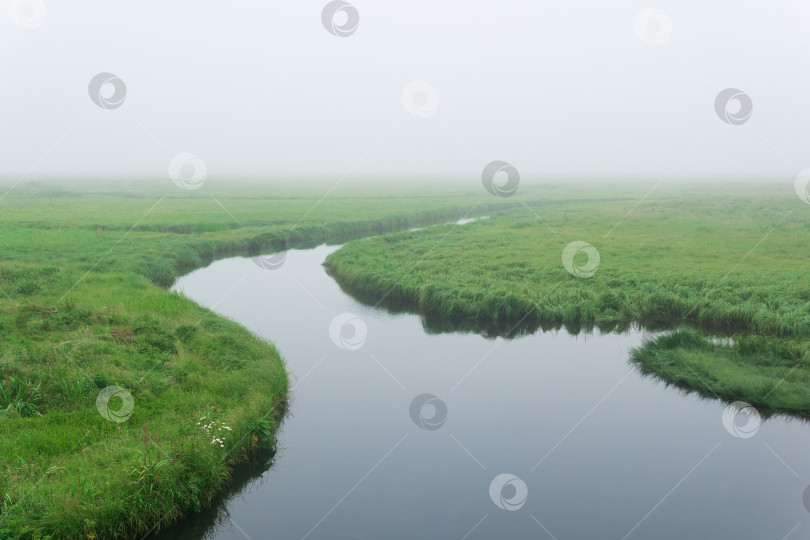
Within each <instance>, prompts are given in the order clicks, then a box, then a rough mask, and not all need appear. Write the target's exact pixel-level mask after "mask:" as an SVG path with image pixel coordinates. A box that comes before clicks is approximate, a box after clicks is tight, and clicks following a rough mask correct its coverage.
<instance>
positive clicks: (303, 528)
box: [161, 246, 810, 540]
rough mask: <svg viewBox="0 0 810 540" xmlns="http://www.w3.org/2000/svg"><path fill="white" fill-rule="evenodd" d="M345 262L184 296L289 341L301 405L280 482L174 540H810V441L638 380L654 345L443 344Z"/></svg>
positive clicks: (294, 253) (284, 265)
mask: <svg viewBox="0 0 810 540" xmlns="http://www.w3.org/2000/svg"><path fill="white" fill-rule="evenodd" d="M338 248H339V246H319V247H316V248H313V249H307V250H291V251H289V252H287V253H286V256H280V255H277V256H276V258H275V259H273V262H272V264H264V265H259V264H257V263H256V262H255V261H254V260H253V259H251V258H245V257H234V258H230V259H224V260H220V261H216V262H214V263H212V264H211V265H210V266H208V267H206V268H202V269H199V270H197V271H195V272H193V273H191V274H188V275H186V276H184V277H183V278H181V279H180V280H179V281H178V282H177V284H176V285H175V287H174V289H175V290H179V291H183V292H184V293H185V294H186V295H187V296H188V297H190V298H192V299H194V300H195V301H197V302H198V303H200V304H202V305H204V306H207V307H210V308H212V309H214V310H215V311H217V312H218V313H221V314H223V315H225V316H227V317H230V318H232V319H234V320H236V321H238V322H239V323H241V324H243V325H245V326H246V327H248V328H249V329H250V330H252V331H253V332H255V333H256V334H258V335H261V336H263V337H265V338H266V339H268V340H270V341H272V342H274V343H275V344H276V345H277V346H278V348H279V350H280V351H281V353H282V355H283V356H284V358H285V359H286V362H287V367H288V369H289V371H290V373H291V377H292V384H293V385H294V387H293V391H292V400H291V411H290V415H289V417H288V418H287V419H286V421H285V422H284V424H283V426H282V428H281V430H280V432H279V435H278V440H279V452H278V453H277V454H276V456H275V459H274V461H273V463H272V466H271V467H270V468H269V469H267V470H258V471H242V472H240V473H239V475H238V477H237V479H236V483H235V485H234V487H233V489H232V490H231V492H230V493H229V494H227V495H226V496H225V497H223V500H222V501H221V503H220V504H219V505H218V506H217V507H215V508H213V509H211V510H209V511H207V512H206V513H203V514H201V515H195V516H191V517H190V519H188V520H187V521H186V522H184V523H183V524H182V525H181V526H178V527H176V528H173V529H172V530H170V531H167V532H166V533H164V534H163V535H161V537H165V538H184V539H185V538H188V539H190V538H212V539H213V538H216V539H223V540H224V539H240V540H244V539H246V538H248V539H252V540H259V539H264V538H278V539H288V538H298V539H301V538H307V539H313V540H314V539H334V538H369V539H370V538H374V539H378V538H386V539H399V538H402V539H405V538H408V539H410V538H457V539H461V538H465V539H489V538H548V539H554V538H556V539H559V540H565V539H582V538H599V539H603V538H617V539H622V538H656V539H664V538H672V539H683V538H729V539H732V538H733V539H743V538H757V539H761V538H773V539H774V540H780V539H785V538H807V537H808V535H810V514H808V510H807V509H806V508H805V504H804V503H803V493H804V490H805V488H806V487H807V485H808V482H810V459H808V455H810V452H809V451H810V428H809V427H808V426H807V425H805V424H804V423H802V422H799V421H795V420H790V419H786V418H771V419H769V420H767V421H764V422H763V423H762V424H761V426H759V429H758V430H756V431H755V433H754V434H753V436H751V437H747V438H746V437H735V436H733V435H732V434H731V432H734V426H729V430H730V431H729V430H727V429H726V427H724V424H723V421H722V414H723V410H724V408H725V405H726V404H725V403H721V402H718V401H714V400H704V399H700V398H699V397H697V396H696V395H694V394H692V395H684V394H683V393H682V392H680V391H678V390H676V389H673V388H668V387H666V386H665V385H663V384H662V383H661V382H658V381H656V380H655V379H652V378H645V377H642V376H641V375H640V374H639V373H637V372H636V371H635V369H634V368H633V367H632V366H631V364H630V363H629V362H628V359H629V352H630V350H631V349H632V348H633V347H634V346H636V345H638V344H639V343H640V342H641V339H642V334H641V331H638V330H633V331H630V332H626V333H621V334H600V333H599V332H598V331H595V332H594V333H592V334H590V335H585V334H580V335H578V336H574V335H570V334H568V333H566V332H565V331H558V332H545V333H543V332H538V333H535V334H532V335H527V336H521V337H517V338H515V339H504V338H496V339H485V338H484V337H481V336H479V335H476V334H469V333H442V334H433V333H429V332H426V331H425V329H424V328H423V324H422V321H421V319H420V317H419V316H416V315H412V314H391V313H389V312H386V311H385V310H382V309H374V308H371V307H369V306H366V305H363V304H361V303H359V302H358V301H356V300H354V299H353V298H352V297H350V296H349V295H347V294H346V293H344V292H343V291H341V288H340V287H339V286H338V285H337V283H336V282H335V281H334V280H333V279H332V278H330V277H329V276H328V275H327V274H326V271H325V269H324V268H323V266H322V263H323V261H324V259H325V258H326V256H327V255H328V254H329V253H331V252H333V251H335V250H336V249H338ZM262 266H264V267H262ZM343 314H351V316H349V315H345V316H344V315H343ZM341 316H342V319H341V318H338V319H337V321H341V320H345V321H347V322H346V324H344V325H343V331H342V332H340V331H339V330H340V329H339V328H333V332H332V335H331V336H330V323H333V321H334V320H335V318H336V317H341ZM352 316H353V317H352ZM334 324H337V323H334ZM356 327H359V330H360V332H359V333H354V332H353V331H352V330H353V328H354V329H357V328H356ZM363 336H364V337H363ZM361 338H362V339H361ZM339 344H340V345H341V346H342V347H341V346H339ZM423 394H431V395H432V396H433V397H429V396H428V397H423V398H421V401H416V402H415V403H414V400H415V399H419V398H418V397H419V396H422V395H423ZM420 404H422V406H421V407H420V406H419V405H420ZM744 421H745V418H744V416H743V418H742V420H740V419H738V423H740V422H742V423H743V424H744V423H745V422H744ZM420 424H421V425H420ZM738 427H739V429H738V430H737V432H738V435H739V434H742V435H746V433H745V429H746V428H745V427H744V426H741V425H740V426H738ZM750 427H751V426H750V425H749V428H750ZM265 468H266V467H265ZM503 474H508V475H512V476H508V477H507V476H500V475H503ZM808 504H810V501H808Z"/></svg>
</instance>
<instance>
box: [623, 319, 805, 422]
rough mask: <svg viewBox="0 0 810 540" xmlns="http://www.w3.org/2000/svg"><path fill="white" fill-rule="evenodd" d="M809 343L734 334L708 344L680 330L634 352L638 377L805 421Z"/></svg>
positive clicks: (698, 336) (698, 335) (691, 331)
mask: <svg viewBox="0 0 810 540" xmlns="http://www.w3.org/2000/svg"><path fill="white" fill-rule="evenodd" d="M809 353H810V343H808V341H806V340H798V339H774V338H769V337H762V336H752V335H737V336H735V337H734V338H733V339H726V340H713V339H710V338H708V337H706V336H704V335H702V334H700V333H699V332H697V331H695V330H680V331H677V332H675V333H673V334H668V335H664V336H661V337H658V338H656V339H654V340H651V341H649V342H647V343H645V344H644V345H642V346H641V347H638V348H636V349H635V350H634V351H633V362H634V363H635V364H637V365H638V366H639V368H640V369H641V371H642V373H645V374H650V375H655V376H657V377H660V378H662V379H664V380H665V381H667V382H668V383H670V384H672V385H675V386H677V387H679V388H681V389H684V390H686V391H689V392H697V393H699V394H701V395H703V396H705V397H708V398H717V399H722V400H725V401H745V402H747V403H750V404H751V405H754V406H755V407H757V408H758V409H759V411H760V412H761V413H763V414H765V415H769V414H775V413H790V414H794V415H799V416H802V417H805V418H807V417H810V406H809V405H810V365H808V362H810V354H809Z"/></svg>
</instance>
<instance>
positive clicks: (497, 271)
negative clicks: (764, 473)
mask: <svg viewBox="0 0 810 540" xmlns="http://www.w3.org/2000/svg"><path fill="white" fill-rule="evenodd" d="M791 187H792V186H765V185H759V186H758V185H746V184H738V185H733V184H732V185H728V186H726V187H723V186H717V185H708V186H702V187H701V186H691V187H682V191H681V193H680V194H677V193H672V192H669V193H658V194H656V195H655V196H653V197H650V198H649V199H648V200H646V201H644V202H643V203H642V204H639V205H637V206H636V205H635V202H627V201H615V200H598V199H597V200H593V199H591V200H579V201H577V200H560V201H557V202H556V203H553V204H548V205H545V206H537V207H525V208H520V209H515V210H510V211H507V212H503V213H499V214H497V215H494V216H492V217H491V218H490V219H486V220H479V221H477V222H474V223H470V224H468V225H464V226H463V227H452V226H444V227H441V226H439V227H431V228H429V229H426V230H421V231H408V232H401V233H396V234H391V235H387V236H383V237H379V238H373V239H368V240H362V241H356V242H350V243H349V244H347V245H346V246H344V247H343V248H341V249H340V250H339V251H337V252H336V253H334V254H332V255H331V256H330V257H329V258H328V259H327V262H326V264H327V267H328V268H329V271H330V272H331V274H332V275H333V277H335V278H336V279H337V280H338V282H339V283H340V284H341V285H342V286H343V287H344V289H345V290H346V291H347V292H350V293H352V294H354V295H355V296H357V297H360V298H362V299H363V300H364V301H366V302H370V303H372V304H375V303H376V304H378V305H380V306H386V307H389V308H390V309H393V310H402V309H407V310H411V311H415V312H418V313H421V314H423V315H424V316H425V321H426V326H427V327H428V328H429V329H430V328H431V327H432V326H433V327H435V328H436V329H437V330H438V331H444V330H457V329H462V330H467V331H476V332H481V333H484V334H487V335H491V336H494V335H517V334H519V333H521V332H533V331H535V330H536V329H537V328H542V329H545V330H549V329H559V328H563V327H564V328H565V329H566V330H567V331H569V332H572V333H579V332H583V331H585V332H588V331H593V330H595V329H596V330H600V331H603V332H609V331H621V330H623V329H626V328H628V327H629V326H630V325H638V326H641V327H643V328H646V329H649V330H667V329H668V330H670V331H671V330H673V329H676V330H679V331H677V332H676V333H675V334H674V335H669V334H668V333H667V334H665V335H662V336H660V337H657V338H655V339H650V340H648V341H647V343H645V345H643V346H642V347H640V348H639V349H637V350H636V351H634V355H633V361H634V362H636V363H637V365H639V367H640V368H641V369H642V370H643V371H645V372H646V373H650V374H654V375H656V376H659V377H661V378H663V379H664V380H666V381H668V382H670V383H672V384H676V385H678V386H680V387H681V388H684V389H688V390H690V391H691V390H694V391H699V392H701V393H704V394H706V395H709V396H714V397H718V398H723V399H728V400H743V401H747V402H749V403H751V404H753V405H756V406H758V407H761V408H762V410H763V413H764V414H770V413H774V412H787V413H791V414H796V415H800V416H808V415H810V385H808V384H807V383H808V382H810V372H808V368H807V363H808V353H809V352H810V347H808V341H807V337H808V334H810V276H808V272H807V260H808V256H810V243H808V240H810V207H808V205H806V204H804V203H803V202H802V201H800V200H799V199H798V198H796V197H795V195H794V194H793V193H792V190H791V189H790V188H791ZM597 191H598V190H597ZM572 242H587V243H588V244H589V245H591V246H592V247H593V248H594V249H595V254H598V258H596V257H595V258H594V259H593V260H592V261H589V259H588V253H587V251H588V250H587V249H586V250H582V249H580V250H579V251H578V252H577V253H576V255H575V256H573V257H572V258H571V260H570V267H571V268H570V269H571V270H572V271H571V272H569V271H568V270H567V269H566V267H565V264H564V262H563V259H564V258H565V255H563V253H564V250H565V248H566V246H568V245H569V244H571V243H572ZM449 321H452V322H449ZM717 337H721V338H729V339H725V340H723V339H720V340H717V339H712V338H717Z"/></svg>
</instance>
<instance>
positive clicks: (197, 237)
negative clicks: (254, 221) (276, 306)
mask: <svg viewBox="0 0 810 540" xmlns="http://www.w3.org/2000/svg"><path fill="white" fill-rule="evenodd" d="M524 204H527V203H526V202H523V201H521V202H517V201H515V202H498V203H493V204H478V205H476V206H474V207H473V208H469V207H466V206H459V205H452V204H448V207H447V208H445V209H439V210H429V211H421V212H415V213H411V214H403V215H390V216H385V217H381V218H373V219H365V220H356V221H335V222H326V223H322V224H315V225H312V224H307V225H302V226H297V227H287V228H285V227H279V226H273V225H268V226H252V227H245V228H242V229H233V230H232V231H231V232H229V233H228V234H227V238H222V236H223V235H222V234H219V235H217V236H218V237H217V238H212V236H214V235H210V234H207V233H199V234H198V233H188V232H175V231H163V230H160V229H157V230H155V229H152V230H148V231H141V232H143V233H146V234H164V235H166V236H170V237H172V238H174V239H175V240H176V239H178V238H181V239H183V241H181V242H172V243H170V246H171V247H170V250H168V251H164V252H162V253H160V254H159V255H155V254H151V255H152V259H151V260H145V263H146V264H143V265H140V266H138V267H136V268H130V269H129V271H130V272H133V273H135V274H138V275H141V276H143V277H146V278H147V279H149V280H150V281H151V282H152V284H153V285H154V286H156V287H157V288H158V289H160V290H162V293H163V294H171V293H170V291H169V290H168V289H169V288H170V287H171V285H172V284H174V282H175V281H176V279H177V278H178V277H180V276H182V275H184V274H187V273H190V272H192V271H194V270H196V269H199V268H203V267H205V266H207V265H209V264H211V263H212V262H213V261H216V260H220V259H224V258H228V257H234V256H257V257H258V256H262V255H267V254H271V253H275V252H279V251H283V250H286V249H300V248H306V247H314V246H316V245H320V244H323V243H339V242H343V241H347V240H351V239H358V238H362V237H368V236H376V235H382V234H387V233H390V232H396V231H400V230H405V229H408V228H412V227H420V226H428V225H433V224H437V223H442V222H447V221H450V220H456V219H460V218H467V217H478V216H481V215H484V214H488V213H492V212H497V211H502V210H507V209H511V208H516V207H518V206H522V205H524ZM528 204H531V205H534V204H537V203H535V202H529V203H528ZM540 204H542V203H540ZM136 234H137V233H136ZM120 271H121V269H118V268H114V269H111V271H108V272H96V273H93V274H91V275H90V276H89V277H90V278H92V277H97V276H103V275H104V274H108V275H117V274H118V273H119V272H120ZM88 281H90V279H88ZM189 302H192V303H193V304H194V305H196V306H197V307H199V308H200V309H201V310H203V311H206V312H208V313H210V314H209V315H208V317H209V322H210V323H216V324H221V325H222V326H223V327H230V326H232V327H234V328H238V329H239V330H243V331H244V332H245V333H248V334H250V336H251V338H250V339H251V340H252V341H253V342H255V343H259V344H263V345H268V346H269V347H268V353H267V354H266V355H265V356H263V357H259V358H252V359H250V361H251V362H252V363H254V364H257V365H258V364H261V363H266V365H267V366H268V370H272V369H279V368H280V369H282V370H283V371H284V373H285V374H287V376H288V375H289V374H288V373H287V371H286V368H285V367H284V363H283V359H282V358H281V357H280V355H278V353H277V352H276V351H275V347H274V345H273V344H272V342H270V341H267V340H264V339H262V338H260V337H258V336H256V335H254V334H252V333H250V332H249V331H247V330H245V329H244V327H242V325H240V324H238V323H236V322H235V321H232V320H230V319H227V318H225V317H222V316H220V315H217V314H215V313H213V312H211V311H210V310H205V309H204V308H202V307H201V306H199V305H197V304H196V302H193V301H192V300H189ZM124 307H125V308H126V307H127V306H126V305H124ZM134 312H135V311H134V310H133V313H134ZM285 387H286V385H285ZM282 393H283V394H284V395H280V394H282ZM288 397H289V396H288V395H287V390H285V391H284V392H279V395H278V396H275V397H274V398H272V399H273V401H274V402H275V403H276V404H277V405H276V407H275V409H274V410H273V411H271V412H269V413H267V414H265V415H263V416H262V417H260V418H259V419H258V420H256V419H253V423H255V424H257V425H258V423H260V422H261V421H262V420H269V422H270V424H269V425H270V426H271V429H272V433H266V441H269V443H270V444H269V445H268V444H261V442H262V441H257V439H256V438H254V437H252V436H251V437H246V438H244V439H243V440H242V441H241V442H240V443H239V444H237V445H236V446H235V447H233V449H232V450H231V452H230V453H229V456H228V458H227V460H226V462H225V464H226V465H227V469H228V474H227V475H224V476H222V478H221V480H220V481H218V482H214V483H212V484H211V485H210V486H209V487H208V488H207V489H206V490H205V491H204V492H201V493H200V494H199V499H200V500H201V501H205V502H204V503H203V506H202V508H208V507H209V505H210V502H211V501H213V499H214V498H215V497H216V496H217V495H218V494H219V493H221V492H222V491H223V490H224V489H225V488H226V487H227V486H228V485H229V483H230V473H231V472H232V470H233V468H234V467H236V466H238V465H240V464H243V463H245V462H247V461H249V460H250V459H252V458H254V457H255V456H256V455H258V454H260V453H262V452H265V453H266V452H267V451H268V450H272V448H273V447H274V437H275V434H276V432H277V430H278V428H279V426H280V423H281V420H282V419H283V417H284V416H285V415H286V412H287V401H288ZM255 429H256V426H254V428H253V430H249V432H250V433H254V432H255ZM257 443H258V444H257ZM67 455H69V454H66V456H67ZM196 472H199V471H196ZM210 472H212V476H216V475H215V474H213V471H210ZM15 510H17V509H15V508H14V504H12V505H10V506H6V505H4V508H3V511H2V512H0V529H2V528H3V527H8V526H11V527H17V526H19V525H20V521H19V518H21V517H24V515H25V514H22V515H21V514H18V513H16V512H15ZM198 510H200V508H198V509H191V508H188V507H185V506H174V507H172V508H168V509H162V510H161V511H160V512H159V514H161V515H162V516H164V517H162V518H160V519H159V520H157V521H156V522H154V519H153V518H154V516H151V515H139V514H140V513H142V512H139V509H138V508H130V509H128V510H127V511H126V512H122V515H125V516H126V517H125V519H124V522H123V523H122V522H118V523H115V522H108V523H104V522H94V523H92V525H89V526H88V527H89V528H85V529H84V530H81V531H79V530H76V529H75V528H72V529H70V530H68V529H66V528H62V527H60V526H59V524H58V523H54V522H53V521H49V522H48V525H47V526H46V528H43V527H41V526H40V525H41V524H34V523H32V524H31V525H32V526H31V527H30V528H29V527H28V526H26V525H25V524H23V529H8V528H5V529H4V530H0V533H3V534H0V538H5V537H8V538H37V539H38V538H52V539H56V538H75V537H76V535H79V536H81V537H96V538H98V537H115V538H136V537H140V535H143V534H144V533H146V534H147V535H148V534H152V533H156V532H158V531H160V530H162V529H164V528H166V527H168V526H170V525H173V524H177V523H179V522H181V521H182V520H183V519H184V518H186V517H187V516H188V515H190V513H191V511H198ZM153 513H154V512H153ZM4 514H5V515H4ZM3 518H6V519H3ZM153 522H154V524H153V525H151V526H147V525H144V524H147V523H153ZM4 535H8V536H4Z"/></svg>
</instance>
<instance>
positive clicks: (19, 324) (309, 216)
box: [0, 183, 522, 539]
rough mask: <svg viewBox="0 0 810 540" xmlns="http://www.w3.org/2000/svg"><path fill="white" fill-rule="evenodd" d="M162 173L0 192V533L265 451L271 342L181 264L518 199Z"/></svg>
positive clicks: (273, 355)
mask: <svg viewBox="0 0 810 540" xmlns="http://www.w3.org/2000/svg"><path fill="white" fill-rule="evenodd" d="M171 188H172V189H166V188H164V187H162V186H159V185H145V186H142V185H131V186H126V187H125V188H123V189H122V188H121V187H118V186H116V185H114V184H75V185H67V186H59V187H57V186H56V185H53V184H47V185H44V184H43V185H37V184H28V185H26V186H25V188H24V189H18V190H15V191H13V192H11V193H10V194H8V195H7V196H6V197H5V198H4V199H3V201H2V204H3V212H2V214H0V308H2V309H0V407H2V413H0V539H5V538H76V537H82V538H85V537H86V538H118V537H121V538H123V537H131V536H134V535H135V534H137V533H139V532H140V533H143V532H146V531H148V530H150V529H152V528H154V527H166V526H168V525H170V524H171V523H172V522H173V521H175V520H176V519H178V518H180V517H181V516H182V515H183V514H185V513H188V512H192V511H197V510H200V509H202V508H203V507H206V506H208V505H209V504H211V503H212V501H215V500H216V497H217V494H218V493H221V492H222V491H223V490H224V489H226V487H227V485H228V482H229V479H230V475H231V471H232V470H233V469H234V467H236V466H237V465H239V464H240V463H244V462H245V461H247V460H249V459H251V458H253V457H255V456H257V455H261V454H272V451H273V448H274V446H275V441H274V437H275V432H276V430H277V428H278V425H279V423H280V422H281V420H282V418H283V416H284V413H285V411H286V402H287V391H288V378H287V372H286V370H285V367H284V363H283V361H282V359H281V358H280V356H279V354H278V352H277V350H276V349H275V348H274V347H273V345H272V344H269V343H267V342H265V341H262V340H261V339H259V338H257V337H256V336H254V335H252V334H251V333H250V332H248V331H247V330H246V329H244V328H243V327H241V326H240V325H238V324H236V323H235V322H233V321H230V320H227V319H224V318H222V317H220V316H217V315H216V314H215V313H213V312H211V311H209V310H207V309H204V308H202V307H200V306H199V305H197V304H195V303H194V302H192V301H190V300H189V299H186V298H184V297H183V296H182V295H180V294H176V293H171V292H169V291H167V290H166V287H167V286H168V285H169V284H171V283H172V282H173V281H174V279H175V278H176V277H177V276H178V275H180V274H181V273H183V272H186V271H188V270H191V269H193V268H196V267H200V266H202V265H205V264H207V263H208V262H209V261H211V260H213V259H214V258H217V257H222V256H226V255H229V254H255V253H260V252H270V251H275V250H280V249H285V248H289V247H300V246H308V245H315V244H318V243H322V242H336V241H342V240H345V239H347V238H356V237H359V236H367V235H373V234H381V233H384V232H388V231H393V230H398V229H403V228H408V227H414V226H419V225H425V224H428V223H435V222H437V221H441V220H449V219H457V218H459V217H462V216H464V215H467V214H470V215H477V214H480V213H485V212H490V211H492V210H494V209H496V207H499V206H500V207H507V206H511V207H515V206H517V205H522V203H518V202H516V201H501V200H491V199H489V198H488V197H486V195H485V194H483V193H481V192H479V191H478V190H470V191H469V192H468V193H460V194H459V193H456V194H455V195H451V191H448V190H441V189H432V190H428V191H429V193H428V194H427V195H424V194H421V195H420V194H418V193H417V191H419V189H416V188H413V187H407V186H400V187H396V188H391V187H386V188H385V189H381V188H374V187H373V186H369V185H366V186H359V187H358V186H353V187H352V186H349V187H347V188H345V189H343V188H341V189H337V190H334V191H333V192H332V193H331V194H330V196H329V197H328V198H326V199H323V200H321V199H322V197H323V195H324V193H325V192H326V191H327V189H329V186H314V187H310V188H306V189H303V188H299V189H291V188H289V187H283V186H270V187H268V186H264V187H262V186H256V185H249V184H243V185H230V186H228V185H219V186H218V185H217V184H215V183H211V184H210V185H208V184H207V185H206V186H205V188H203V189H201V190H199V192H194V193H187V192H181V191H179V190H176V189H174V187H173V186H171ZM420 189H424V187H422V188H420ZM282 309H283V308H282ZM108 386H118V387H120V388H123V389H125V390H127V391H128V392H130V393H131V394H132V396H133V398H134V409H133V411H132V416H131V417H130V418H129V419H128V420H127V421H125V422H122V423H115V422H112V421H109V420H107V419H106V418H104V417H103V416H102V415H101V414H100V413H99V412H98V410H97V408H96V398H97V396H98V395H99V392H100V391H101V390H102V389H103V388H106V387H108ZM111 404H112V406H111V408H112V409H113V410H115V409H116V408H117V407H120V406H121V404H122V402H121V401H120V399H118V398H114V399H113V400H112V401H111ZM203 417H205V419H202V418H203ZM212 421H213V422H215V424H214V425H209V424H208V423H210V422H212ZM225 426H227V428H229V429H226V428H225ZM215 439H221V440H222V442H221V443H220V441H219V440H216V441H214V440H215ZM212 441H214V442H213V443H212Z"/></svg>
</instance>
